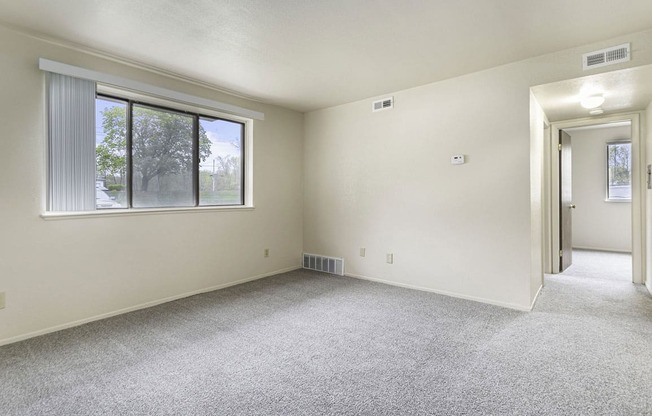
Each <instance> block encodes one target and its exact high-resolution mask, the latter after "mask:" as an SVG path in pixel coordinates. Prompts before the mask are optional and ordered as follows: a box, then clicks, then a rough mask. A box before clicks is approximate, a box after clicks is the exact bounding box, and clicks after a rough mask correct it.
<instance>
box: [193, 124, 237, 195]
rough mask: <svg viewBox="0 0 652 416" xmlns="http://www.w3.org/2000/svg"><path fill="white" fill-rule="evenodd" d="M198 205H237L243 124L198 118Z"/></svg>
mask: <svg viewBox="0 0 652 416" xmlns="http://www.w3.org/2000/svg"><path fill="white" fill-rule="evenodd" d="M199 126H200V129H199V143H200V144H199V147H200V163H199V205H240V204H242V203H243V197H242V176H243V175H242V172H243V170H242V165H243V163H242V160H243V158H242V154H243V151H242V150H243V131H244V128H243V125H242V124H241V123H236V122H233V121H228V120H215V119H208V118H200V119H199Z"/></svg>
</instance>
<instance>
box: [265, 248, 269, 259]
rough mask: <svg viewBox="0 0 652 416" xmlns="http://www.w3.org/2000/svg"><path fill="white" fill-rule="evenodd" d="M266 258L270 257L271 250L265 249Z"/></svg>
mask: <svg viewBox="0 0 652 416" xmlns="http://www.w3.org/2000/svg"><path fill="white" fill-rule="evenodd" d="M265 257H269V249H268V248H266V249H265Z"/></svg>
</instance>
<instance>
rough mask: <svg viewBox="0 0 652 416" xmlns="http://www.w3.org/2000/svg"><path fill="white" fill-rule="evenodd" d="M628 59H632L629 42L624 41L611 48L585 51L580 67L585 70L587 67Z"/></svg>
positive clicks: (597, 66)
mask: <svg viewBox="0 0 652 416" xmlns="http://www.w3.org/2000/svg"><path fill="white" fill-rule="evenodd" d="M630 59H632V58H631V54H630V44H629V43H624V44H622V45H618V46H614V47H611V48H607V49H602V50H599V51H594V52H589V53H585V54H584V55H582V68H583V69H584V70H585V71H586V70H587V69H593V68H599V67H601V66H607V65H613V64H618V63H620V62H627V61H629V60H630Z"/></svg>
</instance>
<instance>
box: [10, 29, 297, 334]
mask: <svg viewBox="0 0 652 416" xmlns="http://www.w3.org/2000/svg"><path fill="white" fill-rule="evenodd" d="M39 57H45V58H49V59H53V60H57V61H61V62H65V63H69V64H72V65H77V66H81V67H86V68H90V69H94V70H98V71H102V72H107V73H111V74H114V75H119V76H123V77H127V78H131V79H135V80H138V81H142V82H146V83H149V84H154V85H157V86H161V87H164V88H169V89H173V90H177V91H181V92H185V93H189V94H194V95H197V96H201V97H205V98H209V99H215V100H219V101H223V102H227V103H230V104H234V105H239V106H242V107H245V108H250V109H253V110H257V111H262V112H264V113H265V121H256V122H255V123H254V203H255V209H254V210H241V211H228V212H202V213H197V212H195V213H175V214H161V215H139V216H120V217H101V218H84V219H80V218H76V219H66V220H47V221H46V220H44V219H42V218H41V217H40V216H39V215H40V214H41V213H42V212H43V207H44V206H45V201H44V194H45V170H44V166H45V160H46V158H45V151H46V128H45V126H46V108H45V89H44V86H45V83H44V82H45V81H44V75H43V73H42V72H41V71H39V70H38V58H39ZM0 74H2V76H1V77H0V91H2V98H1V99H0V125H1V126H2V129H1V130H0V135H1V136H0V190H2V193H1V194H0V292H6V305H7V306H6V308H5V309H2V310H0V344H2V343H6V342H9V341H12V340H17V339H20V338H22V337H25V336H29V335H34V334H35V333H40V332H43V331H47V330H49V329H52V328H56V327H60V326H65V325H67V324H70V323H71V322H75V321H80V320H87V319H91V318H93V317H96V316H99V315H102V314H110V313H114V312H116V311H119V310H122V309H125V308H127V309H128V308H133V307H137V306H138V305H143V304H146V303H148V302H156V301H159V300H162V299H165V298H169V297H175V296H179V295H182V294H184V293H188V292H193V291H198V290H202V289H206V288H210V287H214V286H219V285H227V284H230V283H233V282H237V281H240V280H242V279H249V278H253V277H256V276H261V275H265V274H270V273H274V272H278V271H282V270H286V269H289V268H294V267H296V266H297V265H299V262H300V253H301V250H302V221H301V219H302V211H303V207H302V204H303V198H302V179H303V178H302V170H303V168H302V163H303V162H302V157H303V149H302V146H303V143H302V141H303V139H302V135H303V130H302V127H303V115H302V114H300V113H297V112H293V111H289V110H285V109H281V108H278V107H274V106H268V105H262V104H260V103H255V102H251V101H246V100H242V99H239V98H236V97H232V96H228V95H225V94H221V93H218V92H216V91H213V90H208V89H206V88H202V87H199V86H196V85H192V84H189V83H186V82H182V81H179V80H175V79H171V78H168V77H164V76H160V75H156V74H154V73H152V72H148V71H145V70H141V69H137V68H134V67H131V66H127V65H124V64H120V63H117V62H114V61H110V60H105V59H101V58H99V57H96V56H91V55H89V54H85V53H81V52H78V51H74V50H71V49H66V48H63V47H59V46H56V45H53V44H49V43H46V42H43V41H40V40H36V39H33V38H29V37H26V36H23V35H20V34H17V33H15V32H12V31H9V30H7V29H4V28H1V27H0ZM264 248H269V249H270V250H271V256H270V257H269V258H264V257H263V250H264Z"/></svg>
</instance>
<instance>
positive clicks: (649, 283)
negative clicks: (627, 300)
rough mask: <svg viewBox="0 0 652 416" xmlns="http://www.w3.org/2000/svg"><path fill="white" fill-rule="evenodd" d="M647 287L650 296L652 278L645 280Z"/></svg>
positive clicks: (651, 294)
mask: <svg viewBox="0 0 652 416" xmlns="http://www.w3.org/2000/svg"><path fill="white" fill-rule="evenodd" d="M645 287H646V288H647V291H648V292H649V293H650V296H652V279H647V280H646V281H645Z"/></svg>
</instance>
